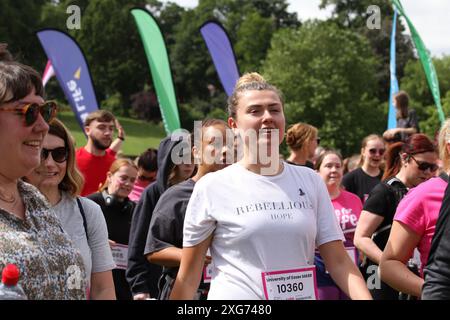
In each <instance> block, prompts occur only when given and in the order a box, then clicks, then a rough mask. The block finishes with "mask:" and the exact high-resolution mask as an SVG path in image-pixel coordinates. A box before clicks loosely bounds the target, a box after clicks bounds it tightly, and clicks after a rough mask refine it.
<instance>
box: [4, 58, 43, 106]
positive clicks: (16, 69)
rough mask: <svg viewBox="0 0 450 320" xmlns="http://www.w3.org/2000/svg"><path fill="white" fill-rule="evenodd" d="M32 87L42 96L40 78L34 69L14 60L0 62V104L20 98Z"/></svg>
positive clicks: (27, 93)
mask: <svg viewBox="0 0 450 320" xmlns="http://www.w3.org/2000/svg"><path fill="white" fill-rule="evenodd" d="M33 89H34V91H35V93H36V95H38V96H41V97H44V87H43V85H42V78H41V76H40V75H39V73H38V72H37V71H36V70H34V69H33V68H31V67H29V66H27V65H24V64H21V63H18V62H14V61H5V62H0V104H3V103H9V102H12V101H17V100H20V99H22V98H24V97H26V96H27V95H29V94H30V93H31V91H32V90H33Z"/></svg>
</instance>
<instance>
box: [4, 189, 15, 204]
mask: <svg viewBox="0 0 450 320" xmlns="http://www.w3.org/2000/svg"><path fill="white" fill-rule="evenodd" d="M0 200H2V201H3V202H6V203H15V202H16V201H17V198H16V197H15V196H14V195H13V194H10V195H7V194H5V193H4V191H3V190H1V189H0Z"/></svg>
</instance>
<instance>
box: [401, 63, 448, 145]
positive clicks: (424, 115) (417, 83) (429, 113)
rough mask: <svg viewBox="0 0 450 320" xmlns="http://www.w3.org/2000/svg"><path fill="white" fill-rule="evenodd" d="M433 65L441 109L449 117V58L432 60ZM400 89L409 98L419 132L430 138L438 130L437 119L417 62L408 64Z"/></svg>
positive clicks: (424, 79)
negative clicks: (439, 93) (437, 82)
mask: <svg viewBox="0 0 450 320" xmlns="http://www.w3.org/2000/svg"><path fill="white" fill-rule="evenodd" d="M433 64H434V67H435V69H436V73H437V76H438V79H439V90H440V92H441V100H442V107H443V109H444V114H445V115H446V116H447V117H448V116H449V115H450V74H449V72H448V70H450V56H443V57H441V58H433ZM399 84H400V89H402V90H405V91H406V92H407V93H408V95H409V96H410V98H411V101H410V105H411V107H412V108H414V109H416V111H417V115H418V118H419V125H420V129H421V131H423V132H425V133H426V134H428V135H429V136H430V137H432V136H433V135H434V133H435V132H436V130H438V129H439V127H440V125H441V123H440V120H439V117H438V113H437V109H436V105H435V104H434V100H433V96H432V94H431V91H430V87H429V86H428V82H427V80H426V78H425V72H424V70H423V66H422V63H421V62H420V61H418V60H414V61H413V60H412V61H410V62H408V64H407V65H406V67H405V76H404V77H403V78H402V79H400V81H399Z"/></svg>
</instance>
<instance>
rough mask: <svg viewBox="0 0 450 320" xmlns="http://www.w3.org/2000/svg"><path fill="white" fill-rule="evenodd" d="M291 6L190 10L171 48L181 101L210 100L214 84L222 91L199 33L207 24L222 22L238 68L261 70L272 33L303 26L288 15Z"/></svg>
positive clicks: (279, 2)
mask: <svg viewBox="0 0 450 320" xmlns="http://www.w3.org/2000/svg"><path fill="white" fill-rule="evenodd" d="M287 7H288V4H287V2H286V0H252V1H248V0H200V1H199V5H198V6H197V7H196V8H194V9H191V10H187V11H186V12H185V13H184V14H183V16H182V19H181V21H180V23H179V24H178V25H177V26H176V27H175V32H176V34H175V37H174V40H175V41H174V44H173V45H171V46H170V58H171V62H172V67H173V73H174V82H175V84H176V89H177V94H178V97H179V100H180V102H181V103H187V102H189V101H191V100H193V99H194V98H199V99H202V100H208V99H209V92H208V89H207V87H208V85H210V84H212V85H214V86H215V87H216V88H222V86H221V84H220V83H219V79H218V76H217V73H216V71H215V68H214V65H213V62H212V60H211V58H210V55H209V53H208V50H207V48H206V45H205V44H204V42H203V39H202V38H201V35H200V32H199V28H200V26H201V25H202V24H203V23H204V22H205V21H207V20H211V19H215V20H220V22H221V23H222V24H223V25H224V27H225V29H226V30H227V31H228V34H229V36H230V40H231V42H232V44H233V45H234V46H235V49H236V53H237V59H238V65H239V66H241V65H242V66H243V67H244V68H245V70H250V69H252V70H257V69H258V68H259V67H260V65H261V60H263V59H265V56H266V52H267V50H268V48H269V45H268V44H269V43H270V39H271V37H272V33H273V32H274V31H275V30H277V28H281V27H286V26H292V25H293V26H297V25H298V24H299V22H298V19H297V15H296V14H295V13H288V12H287ZM254 24H256V26H258V27H260V28H262V29H261V30H259V29H258V28H257V27H256V26H255V25H254ZM255 32H256V33H255ZM258 32H261V34H258ZM255 40H256V41H255ZM249 50H252V52H249ZM255 53H256V54H255ZM252 55H253V56H252ZM194 107H195V106H194Z"/></svg>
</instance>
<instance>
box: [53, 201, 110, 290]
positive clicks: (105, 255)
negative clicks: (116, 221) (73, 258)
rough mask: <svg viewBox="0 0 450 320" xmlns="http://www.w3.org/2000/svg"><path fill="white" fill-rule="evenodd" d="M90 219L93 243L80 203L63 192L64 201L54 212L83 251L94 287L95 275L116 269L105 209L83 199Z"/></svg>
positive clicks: (82, 202) (88, 219)
mask: <svg viewBox="0 0 450 320" xmlns="http://www.w3.org/2000/svg"><path fill="white" fill-rule="evenodd" d="M80 200H81V205H82V206H83V209H84V214H85V216H86V225H87V229H88V234H89V243H88V240H87V238H86V232H85V230H84V226H83V217H82V216H81V212H80V210H79V208H78V204H77V200H76V199H75V198H72V197H70V196H69V195H68V194H66V193H65V192H63V194H62V198H61V201H60V202H58V204H56V205H55V206H54V207H53V210H54V211H55V212H56V214H57V215H58V217H59V219H60V220H61V225H62V227H63V229H64V231H65V232H66V233H67V234H68V235H69V237H70V239H71V240H72V241H73V242H74V245H75V247H76V248H77V249H78V250H79V251H80V253H81V255H82V257H83V261H84V265H85V267H86V275H87V276H88V279H87V280H88V283H89V284H90V282H91V281H90V280H91V279H90V277H91V273H96V272H104V271H108V270H112V269H114V268H115V267H116V265H115V263H114V260H113V257H112V253H111V249H110V247H109V243H108V229H107V226H106V221H105V217H104V216H103V212H102V209H101V208H100V206H99V205H98V204H96V203H95V202H94V201H92V200H89V199H87V198H83V197H80Z"/></svg>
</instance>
